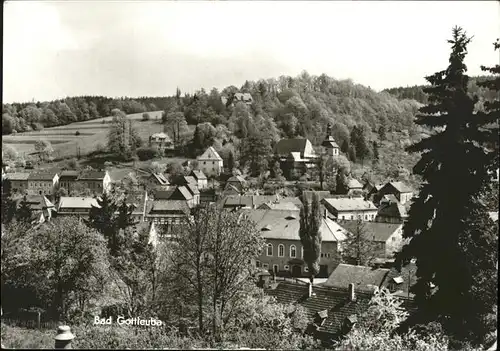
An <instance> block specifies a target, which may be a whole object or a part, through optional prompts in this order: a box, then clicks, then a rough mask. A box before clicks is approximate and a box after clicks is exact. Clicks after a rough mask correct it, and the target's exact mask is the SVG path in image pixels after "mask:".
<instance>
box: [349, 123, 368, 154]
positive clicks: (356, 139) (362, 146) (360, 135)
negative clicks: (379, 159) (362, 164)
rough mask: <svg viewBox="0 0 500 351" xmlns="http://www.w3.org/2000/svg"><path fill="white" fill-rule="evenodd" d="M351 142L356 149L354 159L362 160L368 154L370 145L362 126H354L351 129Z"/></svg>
mask: <svg viewBox="0 0 500 351" xmlns="http://www.w3.org/2000/svg"><path fill="white" fill-rule="evenodd" d="M351 144H352V146H354V149H355V150H356V159H361V160H364V159H365V158H367V157H368V156H369V155H370V147H369V144H368V141H367V138H366V131H365V128H364V127H363V126H354V127H353V128H352V130H351Z"/></svg>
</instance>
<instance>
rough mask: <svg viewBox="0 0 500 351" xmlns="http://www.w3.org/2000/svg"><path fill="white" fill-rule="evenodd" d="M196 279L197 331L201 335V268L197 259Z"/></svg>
mask: <svg viewBox="0 0 500 351" xmlns="http://www.w3.org/2000/svg"><path fill="white" fill-rule="evenodd" d="M196 279H197V281H198V329H199V331H200V335H203V286H202V282H201V267H200V258H199V257H198V265H197V267H196Z"/></svg>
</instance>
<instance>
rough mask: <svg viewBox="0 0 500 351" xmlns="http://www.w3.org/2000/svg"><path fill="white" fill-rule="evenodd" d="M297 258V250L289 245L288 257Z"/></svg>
mask: <svg viewBox="0 0 500 351" xmlns="http://www.w3.org/2000/svg"><path fill="white" fill-rule="evenodd" d="M296 256H297V248H296V247H295V245H290V257H291V258H295V257H296Z"/></svg>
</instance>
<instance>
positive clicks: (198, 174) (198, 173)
mask: <svg viewBox="0 0 500 351" xmlns="http://www.w3.org/2000/svg"><path fill="white" fill-rule="evenodd" d="M191 174H192V175H193V177H195V178H196V179H197V180H207V176H206V175H205V173H203V171H201V170H199V169H194V170H193V171H191Z"/></svg>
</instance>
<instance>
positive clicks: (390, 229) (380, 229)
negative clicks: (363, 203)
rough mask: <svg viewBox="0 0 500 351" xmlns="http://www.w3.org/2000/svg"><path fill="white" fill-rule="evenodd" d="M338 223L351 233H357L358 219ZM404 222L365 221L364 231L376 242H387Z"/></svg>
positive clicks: (368, 237)
mask: <svg viewBox="0 0 500 351" xmlns="http://www.w3.org/2000/svg"><path fill="white" fill-rule="evenodd" d="M338 224H339V225H340V226H341V227H342V228H344V229H345V230H347V231H349V232H350V233H353V234H354V233H356V230H357V225H358V224H357V221H347V220H339V221H338ZM402 226H403V224H401V223H382V222H370V221H366V222H363V231H364V233H365V235H366V236H367V239H370V240H374V241H376V242H386V241H387V239H389V238H390V237H391V236H392V235H393V234H394V233H395V232H396V231H397V230H399V229H400V228H401V227H402Z"/></svg>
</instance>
